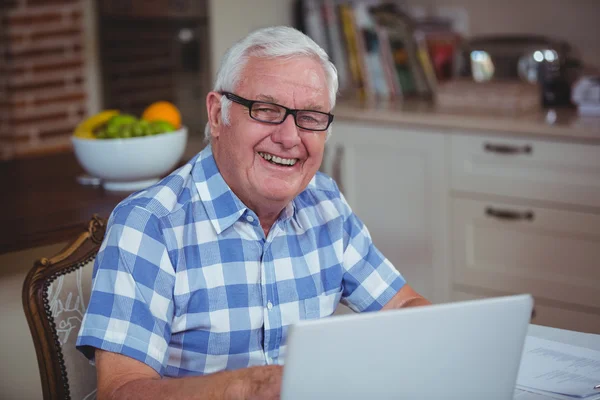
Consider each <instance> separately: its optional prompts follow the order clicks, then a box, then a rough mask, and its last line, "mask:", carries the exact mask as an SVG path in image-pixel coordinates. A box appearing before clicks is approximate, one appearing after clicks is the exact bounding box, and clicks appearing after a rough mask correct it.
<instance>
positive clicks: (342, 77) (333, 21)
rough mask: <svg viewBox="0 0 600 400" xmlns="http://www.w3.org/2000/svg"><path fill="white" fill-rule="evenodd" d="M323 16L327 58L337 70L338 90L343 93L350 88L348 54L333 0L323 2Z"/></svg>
mask: <svg viewBox="0 0 600 400" xmlns="http://www.w3.org/2000/svg"><path fill="white" fill-rule="evenodd" d="M323 16H324V23H325V26H326V29H327V38H328V44H329V46H328V47H329V56H330V58H331V61H332V62H333V64H334V65H335V67H336V69H337V72H338V81H339V90H340V92H341V93H343V92H345V91H346V90H347V89H348V88H349V87H350V86H351V81H350V80H351V76H350V71H349V70H348V54H347V52H346V46H345V43H344V39H343V36H342V31H341V30H342V28H341V25H340V20H339V16H338V13H337V9H336V5H335V1H334V0H324V1H323Z"/></svg>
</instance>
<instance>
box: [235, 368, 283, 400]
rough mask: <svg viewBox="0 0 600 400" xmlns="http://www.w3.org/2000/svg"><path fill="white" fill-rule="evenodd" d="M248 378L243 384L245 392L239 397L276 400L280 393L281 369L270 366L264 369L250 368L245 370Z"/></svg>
mask: <svg viewBox="0 0 600 400" xmlns="http://www.w3.org/2000/svg"><path fill="white" fill-rule="evenodd" d="M247 371H248V373H249V375H250V376H249V378H248V379H247V380H246V382H245V383H244V384H243V386H245V389H246V391H245V392H243V393H242V396H241V397H236V398H243V399H248V400H262V399H265V400H276V399H279V393H280V392H281V378H282V376H283V367H282V366H280V365H270V366H266V367H252V368H248V369H247Z"/></svg>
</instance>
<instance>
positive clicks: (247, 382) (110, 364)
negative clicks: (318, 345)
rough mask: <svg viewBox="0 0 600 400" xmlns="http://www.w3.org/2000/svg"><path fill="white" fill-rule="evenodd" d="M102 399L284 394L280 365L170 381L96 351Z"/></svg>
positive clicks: (269, 398) (234, 399)
mask: <svg viewBox="0 0 600 400" xmlns="http://www.w3.org/2000/svg"><path fill="white" fill-rule="evenodd" d="M96 370H97V373H98V399H100V400H112V399H119V400H122V399H124V400H128V399H145V400H146V399H148V400H151V399H161V400H162V399H180V400H183V399H203V400H207V399H208V400H210V399H215V400H216V399H219V400H221V399H223V400H229V399H231V400H244V399H248V400H254V399H257V400H258V399H265V400H276V399H279V392H280V391H281V378H282V375H283V367H281V366H279V365H271V366H262V367H251V368H244V369H239V370H236V371H222V372H217V373H214V374H210V375H204V376H196V377H188V378H177V379H167V378H162V379H161V377H160V376H159V375H158V374H157V373H156V371H154V370H153V369H152V368H150V367H149V366H148V365H146V364H144V363H142V362H139V361H137V360H134V359H132V358H129V357H127V356H124V355H121V354H116V353H111V352H107V351H102V350H96Z"/></svg>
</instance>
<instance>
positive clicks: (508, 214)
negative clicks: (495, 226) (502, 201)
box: [485, 207, 534, 221]
mask: <svg viewBox="0 0 600 400" xmlns="http://www.w3.org/2000/svg"><path fill="white" fill-rule="evenodd" d="M485 214H486V215H487V216H489V217H492V218H497V219H502V220H505V221H533V217H534V216H533V212H532V211H523V212H520V211H512V210H501V209H498V208H492V207H487V208H486V209H485Z"/></svg>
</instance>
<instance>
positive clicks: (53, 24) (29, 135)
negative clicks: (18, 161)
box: [0, 0, 87, 160]
mask: <svg viewBox="0 0 600 400" xmlns="http://www.w3.org/2000/svg"><path fill="white" fill-rule="evenodd" d="M0 1H1V2H2V3H3V6H2V13H1V14H0V40H1V42H0V45H1V46H0V160H7V159H11V158H16V157H25V156H28V155H35V154H39V153H44V152H57V151H65V150H69V149H70V146H71V145H70V141H69V140H70V139H69V138H70V135H71V134H72V132H73V129H74V127H75V126H76V125H77V124H78V123H79V121H81V119H82V117H84V116H85V115H86V113H87V109H86V107H87V103H86V88H85V76H84V71H85V65H84V51H83V46H84V30H83V7H82V6H83V1H82V0H0Z"/></svg>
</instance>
